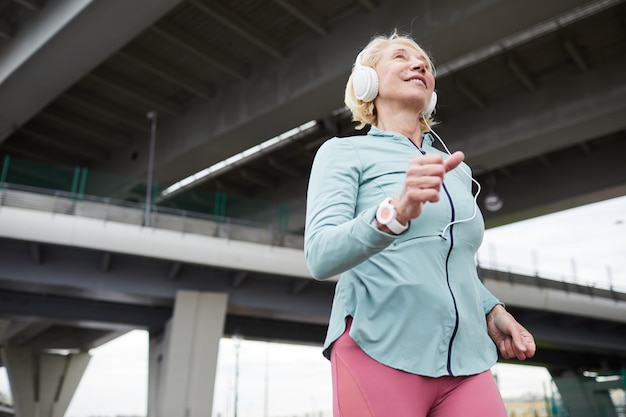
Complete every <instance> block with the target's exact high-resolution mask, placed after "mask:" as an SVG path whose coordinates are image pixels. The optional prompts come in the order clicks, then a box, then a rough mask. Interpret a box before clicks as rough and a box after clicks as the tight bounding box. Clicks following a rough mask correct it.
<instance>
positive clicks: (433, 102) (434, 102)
mask: <svg viewBox="0 0 626 417" xmlns="http://www.w3.org/2000/svg"><path fill="white" fill-rule="evenodd" d="M435 106H437V93H436V92H435V91H433V94H432V96H430V103H428V107H426V109H425V110H424V111H423V112H422V116H423V117H424V118H425V119H428V118H429V117H430V116H432V114H433V113H434V112H435Z"/></svg>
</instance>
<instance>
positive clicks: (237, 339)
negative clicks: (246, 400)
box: [232, 333, 243, 417]
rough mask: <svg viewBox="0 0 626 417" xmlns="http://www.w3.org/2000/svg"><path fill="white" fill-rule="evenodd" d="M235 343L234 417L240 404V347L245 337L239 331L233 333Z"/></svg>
mask: <svg viewBox="0 0 626 417" xmlns="http://www.w3.org/2000/svg"><path fill="white" fill-rule="evenodd" d="M232 338H233V344H234V345H235V401H234V405H233V408H234V414H233V415H234V417H237V411H238V408H239V407H238V405H239V348H240V347H241V341H242V340H243V337H241V335H240V334H239V333H235V334H234V335H233V337H232Z"/></svg>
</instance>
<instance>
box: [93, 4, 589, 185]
mask: <svg viewBox="0 0 626 417" xmlns="http://www.w3.org/2000/svg"><path fill="white" fill-rule="evenodd" d="M539 3H540V2H539V1H537V2H536V4H539ZM582 4H585V1H582V0H564V1H559V2H549V3H547V4H546V3H545V2H541V7H533V6H532V5H530V4H527V3H525V4H521V3H519V2H514V1H506V0H501V1H497V0H482V1H475V2H460V1H455V0H444V1H438V2H426V3H424V2H414V1H411V0H397V1H389V2H384V3H383V4H381V5H380V6H379V8H378V10H377V13H369V12H367V11H366V10H365V9H363V10H362V11H360V12H357V13H354V15H353V16H352V17H351V18H350V19H347V20H345V21H344V22H343V23H342V25H341V26H338V27H336V28H333V30H332V31H330V32H329V33H328V34H327V35H326V36H324V37H321V38H315V39H312V40H311V41H310V42H308V43H305V44H301V45H298V48H297V49H294V50H291V51H289V52H288V54H287V56H286V57H285V58H284V59H282V60H280V61H268V62H267V63H266V64H264V65H258V66H256V67H255V72H254V74H252V76H251V77H250V78H248V79H246V80H243V81H241V82H238V83H231V84H228V85H223V86H218V87H217V89H216V94H215V97H213V98H212V99H211V100H207V101H201V102H196V103H194V104H192V105H190V106H188V109H187V111H186V113H185V114H184V115H183V117H181V118H180V119H178V120H174V121H169V122H164V123H163V124H162V125H161V126H160V128H159V133H158V145H157V151H156V161H157V162H156V166H157V169H156V171H155V175H156V177H158V178H157V180H158V181H159V183H160V184H163V185H165V186H167V185H170V184H172V183H173V182H175V181H177V180H180V179H182V178H184V177H186V176H188V175H191V174H193V173H195V172H197V171H199V170H201V169H203V168H206V167H208V166H210V165H212V164H214V163H216V162H219V161H221V160H224V159H226V158H227V157H229V156H232V155H234V154H236V153H238V152H241V151H243V150H245V149H248V148H250V147H252V146H254V145H256V144H258V143H260V142H262V141H264V140H267V139H269V138H272V137H274V136H277V135H279V134H280V133H283V132H285V131H287V130H289V129H291V128H293V127H294V126H297V125H300V124H302V123H306V122H308V121H309V120H312V119H321V118H323V117H325V116H326V115H328V114H330V113H331V112H332V111H334V110H336V109H338V108H340V107H342V106H343V91H344V87H345V82H346V80H347V77H348V74H349V71H350V68H351V66H352V64H353V61H354V57H355V55H356V53H357V52H358V51H359V50H360V49H361V48H362V47H363V46H365V44H366V43H367V42H368V41H369V39H370V38H371V37H372V36H373V35H374V34H376V33H381V32H387V33H388V32H390V31H391V30H392V29H393V28H399V29H401V30H404V31H412V33H413V35H414V36H415V37H416V38H418V39H419V40H420V41H422V42H423V43H424V44H425V45H426V46H427V48H428V49H431V48H432V50H433V51H434V52H435V55H436V56H435V58H436V60H437V62H447V61H449V60H452V59H453V58H455V57H458V56H461V55H463V54H465V53H467V52H470V51H472V50H475V49H477V48H479V47H481V46H482V45H485V44H491V43H494V42H496V41H497V40H499V39H500V38H502V37H504V36H506V35H509V34H511V33H513V32H516V31H519V30H522V29H523V28H525V27H528V26H530V25H532V24H536V23H538V22H541V21H544V20H547V19H550V18H553V17H554V16H556V15H558V14H560V13H564V12H566V11H569V10H571V9H573V8H574V7H576V6H579V5H582ZM485 21H489V22H490V24H489V25H485V24H484V22H485ZM476 27H480V28H481V30H480V31H477V30H476ZM459 39H463V42H459ZM510 117H511V115H510V114H509V115H508V117H507V120H510ZM144 142H145V141H144ZM137 148H138V149H139V151H138V154H139V155H140V156H141V158H143V159H140V160H138V161H137V164H133V166H132V167H130V166H129V164H128V163H127V157H126V155H122V154H119V155H117V156H115V157H113V158H112V159H110V160H109V161H107V162H106V163H105V164H103V165H102V166H97V167H94V169H98V170H100V169H103V170H115V171H116V172H120V173H122V174H123V175H126V176H129V177H140V176H143V174H144V172H145V169H146V167H147V159H145V158H147V155H148V152H147V148H146V146H145V143H140V141H138V143H137Z"/></svg>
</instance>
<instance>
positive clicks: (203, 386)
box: [148, 291, 228, 417]
mask: <svg viewBox="0 0 626 417" xmlns="http://www.w3.org/2000/svg"><path fill="white" fill-rule="evenodd" d="M227 301H228V294H223V293H207V292H196V291H179V292H178V293H177V294H176V302H175V305H174V315H173V316H172V319H171V320H170V322H169V323H168V325H167V326H166V329H165V332H164V334H163V335H158V336H152V335H151V337H150V358H149V361H150V368H149V370H150V377H149V383H148V416H149V417H210V416H211V413H212V409H213V391H214V387H215V372H216V369H217V353H218V349H219V341H220V338H221V337H222V335H223V329H224V319H225V317H226V307H227Z"/></svg>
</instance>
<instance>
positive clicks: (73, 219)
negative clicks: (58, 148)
mask: <svg viewBox="0 0 626 417" xmlns="http://www.w3.org/2000/svg"><path fill="white" fill-rule="evenodd" d="M0 196H1V197H0V201H1V202H2V205H0V279H1V280H0V284H1V289H0V297H1V298H2V303H0V317H2V319H1V320H0V323H1V324H2V330H3V331H2V345H3V346H4V348H3V361H4V365H6V366H7V367H8V370H9V375H10V378H11V382H12V386H13V388H14V398H15V399H16V403H17V404H18V410H19V406H20V405H21V406H22V407H23V410H28V408H27V407H35V405H36V404H37V405H38V406H39V407H46V406H49V407H52V408H55V409H57V410H64V407H67V405H68V404H69V400H70V399H71V395H72V394H73V390H74V389H75V387H76V384H77V383H78V381H79V380H80V376H81V375H82V371H83V370H84V368H85V367H86V365H87V363H88V360H89V355H88V353H87V352H88V350H89V349H90V348H92V347H95V346H97V345H99V344H101V343H103V342H104V341H107V340H110V339H112V338H114V337H117V336H118V335H120V334H122V333H124V332H126V331H128V330H130V329H135V328H141V329H146V330H148V331H150V334H151V337H150V358H151V361H150V391H149V392H150V395H149V397H150V409H151V410H152V411H153V412H155V413H157V414H155V415H161V414H160V413H165V414H163V415H168V416H169V415H176V410H179V411H180V410H182V409H184V408H185V407H187V408H194V409H201V408H204V409H206V408H207V407H208V409H209V410H210V400H207V398H206V395H205V394H202V395H198V396H195V395H192V394H190V393H193V392H195V389H196V388H197V389H199V387H200V386H202V387H203V388H202V390H201V391H202V392H206V391H207V390H208V387H212V386H213V382H214V381H213V378H214V375H215V366H216V363H215V362H216V360H217V345H218V342H219V339H220V338H221V337H223V336H229V335H233V334H236V333H241V334H243V335H245V336H246V338H251V339H262V340H274V341H283V342H295V343H315V344H321V342H322V340H323V337H324V333H325V329H326V323H327V317H328V314H329V311H330V302H331V300H332V295H333V292H334V280H330V281H325V282H319V281H315V280H313V279H312V278H311V277H310V275H309V273H308V271H307V269H306V266H305V264H304V256H303V254H302V237H301V236H300V235H293V234H288V233H279V232H278V231H276V230H275V229H272V228H267V227H266V228H263V229H259V228H258V227H251V226H250V225H242V224H237V223H231V222H224V221H222V220H220V219H208V218H206V217H204V218H203V217H202V216H200V217H193V216H190V213H183V212H180V213H175V212H172V211H169V212H165V213H155V214H154V227H146V226H143V213H144V210H143V207H141V206H135V207H133V206H128V205H126V206H119V205H115V204H111V202H110V201H109V202H106V201H100V200H88V199H83V200H82V201H78V200H77V199H76V198H74V197H73V196H72V195H64V194H62V193H58V192H57V193H56V195H55V194H53V195H45V194H44V195H42V194H37V193H33V192H30V191H25V190H19V189H18V190H16V189H13V187H12V186H10V185H8V184H4V188H3V190H2V192H1V194H0ZM183 214H184V215H183ZM479 273H480V277H481V279H482V280H483V281H484V283H485V285H486V286H487V287H488V288H489V289H490V290H491V291H492V292H493V293H494V294H495V295H496V296H498V297H499V298H500V299H501V300H503V301H504V302H505V303H506V304H507V308H508V309H509V310H511V311H512V312H513V313H514V314H515V315H516V316H517V317H518V318H519V319H520V320H521V321H522V322H523V323H524V325H526V326H527V327H528V328H529V330H530V331H531V332H533V334H534V335H535V337H536V338H537V342H538V346H539V352H538V354H537V355H536V357H535V358H533V360H532V361H531V363H535V364H538V365H542V366H546V367H547V368H548V369H549V370H550V371H551V373H552V375H553V377H554V378H555V381H557V384H562V386H563V388H562V390H564V392H568V393H569V392H574V394H572V397H573V398H578V397H579V396H580V395H581V392H582V393H584V392H585V390H588V389H592V391H593V392H595V391H597V388H598V387H596V386H589V385H588V384H587V385H584V384H578V383H577V382H576V381H578V380H579V376H580V375H582V374H583V372H584V371H596V372H610V371H615V370H619V369H622V368H624V367H626V348H625V346H626V331H625V330H626V314H625V313H626V293H621V292H616V291H612V290H609V289H600V288H592V287H585V286H580V285H577V284H573V283H565V282H557V281H552V280H546V279H542V278H540V277H529V276H523V275H517V274H512V273H508V272H500V271H493V270H487V269H482V268H480V269H479ZM59 351H62V352H63V354H61V355H60V354H58V353H54V352H59ZM190 359H191V360H190ZM32 375H38V378H35V379H33V376H32ZM59 381H61V383H60V382H59ZM181 381H186V383H185V384H189V387H191V388H189V389H188V390H187V391H184V390H183V391H181V390H180V388H179V387H180V386H182V385H185V384H181ZM572 381H574V382H576V383H574V382H572ZM32 384H36V386H39V387H40V388H39V389H40V390H42V391H43V392H47V393H48V394H49V396H48V397H45V396H42V397H41V398H39V399H37V400H35V398H31V397H29V393H33V392H36V390H34V389H33V386H32ZM193 387H196V388H193ZM174 388H175V389H174ZM170 389H172V390H173V391H170ZM576 390H578V391H576ZM580 390H582V391H580ZM211 391H212V389H209V392H211ZM579 391H580V392H579ZM59 392H60V393H62V395H60V396H57V397H56V398H55V397H54V396H53V395H52V393H59ZM602 392H604V395H598V397H599V398H601V399H602V401H604V402H603V404H604V403H606V401H607V400H608V393H607V392H606V391H602ZM166 393H168V394H166ZM157 399H160V401H162V402H161V403H159V402H158V400H157ZM207 401H209V402H208V403H207ZM609 402H610V401H609ZM605 405H606V404H605ZM180 407H182V408H180ZM197 407H199V408H197ZM22 412H24V411H22ZM181 412H182V411H181ZM588 412H589V411H588V409H586V411H585V413H587V414H585V415H590V414H588ZM18 415H29V414H28V413H26V414H18ZM59 415H62V414H59ZM181 415H182V414H181ZM200 415H203V414H200ZM207 415H208V414H207ZM572 415H573V416H575V415H576V414H574V413H573V414H572Z"/></svg>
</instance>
